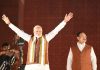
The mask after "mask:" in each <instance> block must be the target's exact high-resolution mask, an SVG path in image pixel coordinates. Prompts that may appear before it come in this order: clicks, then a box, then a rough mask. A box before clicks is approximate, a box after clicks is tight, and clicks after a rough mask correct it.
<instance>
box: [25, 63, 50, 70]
mask: <svg viewBox="0 0 100 70" xmlns="http://www.w3.org/2000/svg"><path fill="white" fill-rule="evenodd" d="M25 70H50V69H49V64H45V65H42V64H29V65H26V66H25Z"/></svg>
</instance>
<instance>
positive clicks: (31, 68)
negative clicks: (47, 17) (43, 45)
mask: <svg viewBox="0 0 100 70" xmlns="http://www.w3.org/2000/svg"><path fill="white" fill-rule="evenodd" d="M65 25H66V22H64V21H62V22H61V23H60V24H59V25H58V26H57V27H56V28H55V29H54V30H52V31H51V32H49V33H48V34H45V37H46V40H47V41H48V42H49V41H50V40H51V39H53V38H54V37H55V36H56V35H57V34H58V32H59V31H60V30H61V29H62V28H64V26H65ZM9 27H10V28H11V29H12V30H13V31H14V32H15V33H16V34H17V35H19V36H20V37H21V38H23V39H24V40H25V41H27V42H29V41H30V39H31V35H29V34H27V33H25V32H23V31H22V30H20V29H19V28H17V27H16V26H14V25H13V24H9ZM34 37H35V36H34ZM25 70H49V64H45V65H43V64H29V65H26V66H25Z"/></svg>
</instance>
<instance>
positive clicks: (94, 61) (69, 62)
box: [66, 42, 97, 70]
mask: <svg viewBox="0 0 100 70" xmlns="http://www.w3.org/2000/svg"><path fill="white" fill-rule="evenodd" d="M77 46H78V48H79V50H80V51H81V52H82V51H83V49H84V48H85V43H83V44H80V43H79V42H78V43H77ZM90 56H91V63H92V69H93V70H97V59H96V55H95V52H94V49H93V47H91V54H90ZM72 61H73V53H72V50H71V48H70V51H69V54H68V58H67V66H66V67H67V68H66V69H67V70H72Z"/></svg>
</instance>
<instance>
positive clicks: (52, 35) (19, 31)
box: [9, 21, 66, 42]
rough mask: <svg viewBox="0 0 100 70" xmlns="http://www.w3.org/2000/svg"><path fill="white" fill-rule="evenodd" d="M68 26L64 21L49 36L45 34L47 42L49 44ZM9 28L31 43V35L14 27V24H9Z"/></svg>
mask: <svg viewBox="0 0 100 70" xmlns="http://www.w3.org/2000/svg"><path fill="white" fill-rule="evenodd" d="M65 25H66V22H64V21H62V22H61V23H60V24H59V25H58V26H57V27H56V28H55V29H54V30H52V31H51V32H49V33H48V34H45V36H46V40H47V41H48V42H49V41H50V40H51V39H53V38H54V37H55V36H56V35H57V34H58V32H59V31H60V30H61V29H62V28H64V26H65ZM9 27H10V28H11V29H12V30H13V31H14V32H15V33H16V34H17V35H19V36H20V37H21V38H23V39H24V40H25V41H27V42H29V41H30V39H31V35H29V34H27V33H25V32H24V31H22V30H20V29H19V28H17V27H16V26H15V25H13V24H12V23H10V24H9Z"/></svg>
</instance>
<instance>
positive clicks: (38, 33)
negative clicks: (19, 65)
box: [2, 12, 73, 70]
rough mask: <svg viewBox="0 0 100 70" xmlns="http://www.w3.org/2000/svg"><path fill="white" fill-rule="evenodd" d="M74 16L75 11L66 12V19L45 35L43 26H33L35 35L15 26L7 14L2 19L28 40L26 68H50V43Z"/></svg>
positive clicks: (32, 69) (43, 69) (30, 69)
mask: <svg viewBox="0 0 100 70" xmlns="http://www.w3.org/2000/svg"><path fill="white" fill-rule="evenodd" d="M72 17H73V13H71V12H70V13H69V14H68V15H67V14H66V15H65V17H64V20H63V21H62V22H61V23H60V24H59V25H58V26H57V27H56V28H55V29H54V30H52V31H51V32H49V33H48V34H45V35H42V33H43V30H42V27H41V26H40V25H36V26H34V27H33V35H34V36H32V35H29V34H27V33H25V32H23V31H22V30H20V29H19V28H17V27H16V26H14V25H13V24H12V23H11V22H10V20H9V18H8V17H7V16H6V15H3V16H2V20H3V21H4V22H5V23H6V24H8V26H9V27H10V28H11V29H12V30H13V31H14V32H15V33H16V34H17V35H19V36H20V37H21V38H23V39H24V40H25V41H27V42H28V53H27V62H26V64H27V65H26V66H25V70H49V62H48V44H49V42H50V41H51V39H53V38H54V37H55V36H56V35H57V34H58V32H59V31H60V30H61V29H62V28H64V27H65V25H66V24H67V22H68V21H69V20H70V19H71V18H72Z"/></svg>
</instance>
